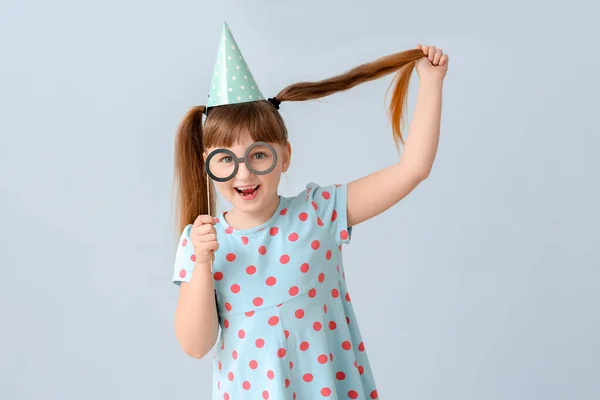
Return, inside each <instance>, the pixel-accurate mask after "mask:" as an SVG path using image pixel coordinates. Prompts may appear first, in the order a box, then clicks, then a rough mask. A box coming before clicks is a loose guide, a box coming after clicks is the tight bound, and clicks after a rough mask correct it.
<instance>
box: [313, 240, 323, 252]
mask: <svg viewBox="0 0 600 400" xmlns="http://www.w3.org/2000/svg"><path fill="white" fill-rule="evenodd" d="M310 247H312V248H313V250H319V247H321V242H319V241H318V240H313V241H312V243H311V244H310Z"/></svg>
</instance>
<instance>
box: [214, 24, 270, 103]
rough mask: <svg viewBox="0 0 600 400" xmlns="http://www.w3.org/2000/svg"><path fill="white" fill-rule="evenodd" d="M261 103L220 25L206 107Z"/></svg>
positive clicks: (229, 36)
mask: <svg viewBox="0 0 600 400" xmlns="http://www.w3.org/2000/svg"><path fill="white" fill-rule="evenodd" d="M258 100H265V97H264V96H263V94H262V93H261V91H260V89H259V88H258V85H257V84H256V82H255V81H254V77H253V76H252V73H251V72H250V69H249V68H248V65H247V64H246V60H245V58H244V56H243V55H242V52H241V51H240V48H239V47H238V45H237V43H236V42H235V39H234V38H233V35H232V33H231V31H230V30H229V26H228V25H227V22H225V23H223V30H222V32H221V41H220V43H219V49H218V51H217V57H216V60H215V66H214V69H213V75H212V80H211V83H210V89H209V95H208V100H207V102H206V106H207V107H215V106H220V105H225V104H236V103H245V102H249V101H258Z"/></svg>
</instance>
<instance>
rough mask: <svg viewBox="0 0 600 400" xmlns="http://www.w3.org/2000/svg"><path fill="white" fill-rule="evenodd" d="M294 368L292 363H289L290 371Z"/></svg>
mask: <svg viewBox="0 0 600 400" xmlns="http://www.w3.org/2000/svg"><path fill="white" fill-rule="evenodd" d="M293 368H294V363H293V362H291V361H290V371H291V370H292V369H293Z"/></svg>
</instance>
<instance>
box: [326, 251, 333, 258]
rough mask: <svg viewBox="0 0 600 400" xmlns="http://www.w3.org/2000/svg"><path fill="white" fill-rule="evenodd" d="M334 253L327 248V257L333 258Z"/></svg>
mask: <svg viewBox="0 0 600 400" xmlns="http://www.w3.org/2000/svg"><path fill="white" fill-rule="evenodd" d="M332 255H333V253H332V252H331V250H327V253H325V258H326V259H328V260H331V256H332Z"/></svg>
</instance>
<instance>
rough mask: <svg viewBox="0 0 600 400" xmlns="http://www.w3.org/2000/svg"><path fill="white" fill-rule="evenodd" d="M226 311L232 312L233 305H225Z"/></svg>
mask: <svg viewBox="0 0 600 400" xmlns="http://www.w3.org/2000/svg"><path fill="white" fill-rule="evenodd" d="M225 309H226V310H227V311H231V304H230V303H225Z"/></svg>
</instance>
